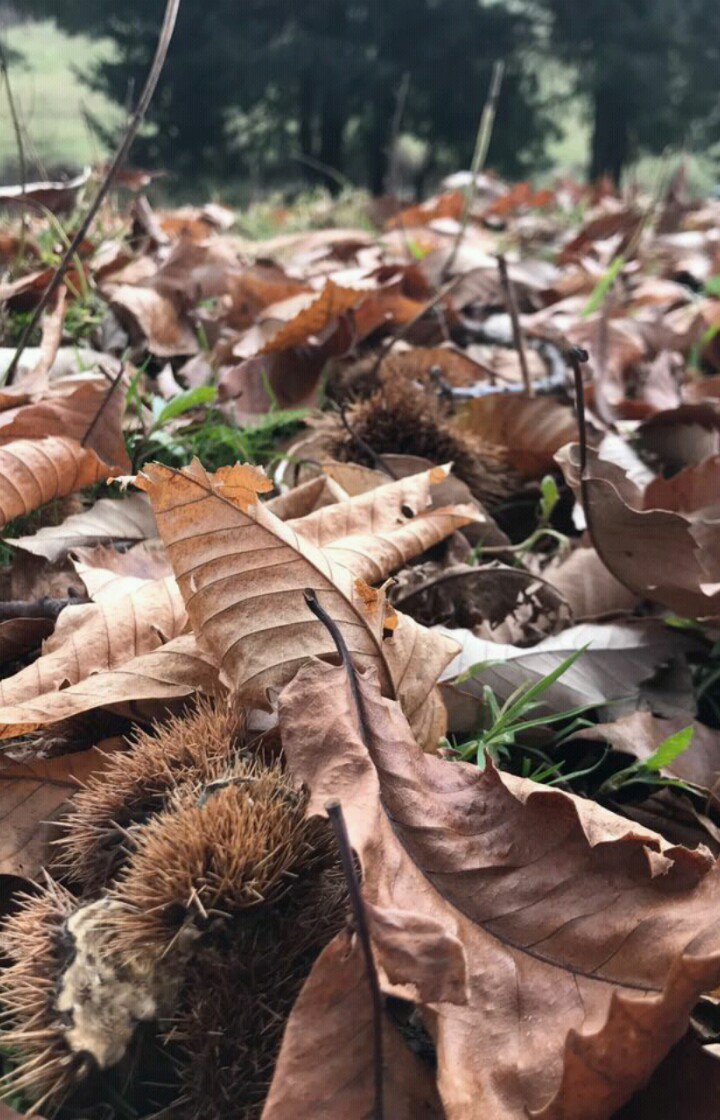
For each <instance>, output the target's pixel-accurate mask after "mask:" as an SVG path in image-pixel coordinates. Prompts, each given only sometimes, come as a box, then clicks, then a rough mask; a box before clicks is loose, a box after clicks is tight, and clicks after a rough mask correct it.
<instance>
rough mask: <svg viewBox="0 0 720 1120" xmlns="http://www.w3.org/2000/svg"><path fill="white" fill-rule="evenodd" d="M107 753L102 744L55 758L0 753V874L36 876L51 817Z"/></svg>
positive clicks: (46, 850)
mask: <svg viewBox="0 0 720 1120" xmlns="http://www.w3.org/2000/svg"><path fill="white" fill-rule="evenodd" d="M107 757H108V747H107V746H105V745H103V747H102V749H93V750H89V751H78V752H77V753H75V754H64V755H61V756H60V757H59V758H31V759H27V760H26V761H20V760H14V759H11V758H8V757H7V755H4V756H2V758H0V874H2V875H17V876H18V877H20V878H22V879H37V877H38V876H39V874H40V872H41V870H42V868H43V867H44V865H45V864H46V862H47V859H48V855H49V843H50V841H51V840H52V837H53V827H52V824H51V823H50V821H51V819H52V818H53V817H54V816H56V815H57V813H58V812H59V810H61V809H63V808H64V807H65V806H66V805H67V804H68V802H69V801H70V800H71V798H72V797H73V795H74V794H76V793H77V791H78V789H79V787H80V784H81V783H82V782H85V781H87V779H88V778H89V777H90V775H91V774H96V773H97V772H98V771H101V770H102V769H103V767H104V766H105V764H106V761H107Z"/></svg>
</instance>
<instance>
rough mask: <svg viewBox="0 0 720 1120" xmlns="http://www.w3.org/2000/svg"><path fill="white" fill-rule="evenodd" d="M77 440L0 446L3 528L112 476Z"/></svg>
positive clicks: (54, 438) (29, 441)
mask: <svg viewBox="0 0 720 1120" xmlns="http://www.w3.org/2000/svg"><path fill="white" fill-rule="evenodd" d="M111 473H112V472H111V471H110V469H109V468H108V467H107V466H106V464H105V463H103V462H102V460H101V459H99V458H98V456H97V455H96V454H95V452H94V451H91V450H90V448H87V447H81V446H80V444H79V443H76V441H75V440H74V439H67V438H64V437H62V436H50V437H47V438H46V439H18V440H13V441H11V442H10V443H6V444H4V445H2V446H0V526H1V525H7V523H8V521H13V520H14V518H16V517H24V516H25V515H26V514H28V513H32V511H33V510H36V509H39V508H40V506H44V505H46V504H47V502H51V501H53V500H54V499H55V498H65V497H67V495H68V494H73V493H74V492H75V491H76V490H82V489H84V487H86V486H94V485H95V483H97V482H103V481H104V480H105V479H106V478H108V477H109V476H110V475H111Z"/></svg>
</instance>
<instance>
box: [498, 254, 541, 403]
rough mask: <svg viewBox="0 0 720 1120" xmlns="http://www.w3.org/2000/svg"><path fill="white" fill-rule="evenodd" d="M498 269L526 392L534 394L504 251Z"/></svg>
mask: <svg viewBox="0 0 720 1120" xmlns="http://www.w3.org/2000/svg"><path fill="white" fill-rule="evenodd" d="M497 262H498V271H499V273H500V282H501V284H502V286H503V292H504V295H505V303H506V305H507V309H508V313H509V315H510V322H511V323H512V333H513V342H514V343H515V349H516V350H517V355H518V358H519V360H520V371H521V373H522V379H523V385H524V386H525V392H526V393H527V395H528V396H529V397H531V396H532V395H533V387H532V382H531V380H530V370H529V369H528V363H527V354H526V353H525V340H524V338H523V333H522V327H521V326H520V316H519V314H518V305H517V299H516V298H515V286H514V284H513V282H512V280H511V279H510V274H509V272H508V266H507V261H506V260H505V254H504V253H498V259H497Z"/></svg>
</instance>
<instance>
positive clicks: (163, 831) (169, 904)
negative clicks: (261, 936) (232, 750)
mask: <svg viewBox="0 0 720 1120" xmlns="http://www.w3.org/2000/svg"><path fill="white" fill-rule="evenodd" d="M306 801H307V798H306V795H305V794H304V793H301V792H299V791H297V790H296V789H295V788H294V787H293V786H292V784H291V783H290V781H289V779H288V778H287V776H286V774H285V773H284V771H283V770H282V768H281V766H280V765H279V764H278V763H275V764H271V765H266V764H264V763H261V762H258V761H256V760H253V759H248V758H238V759H237V761H236V762H235V765H234V767H233V769H232V770H229V769H227V770H226V773H225V775H224V776H223V777H222V778H221V779H218V780H216V781H214V782H211V783H209V784H201V783H196V784H194V785H190V784H186V785H184V786H182V787H179V788H177V789H176V790H175V791H174V792H173V794H172V795H171V796H170V798H169V800H168V803H167V808H166V809H165V810H164V812H162V813H160V814H158V815H157V816H155V817H153V818H152V819H151V820H150V821H148V823H147V824H146V825H145V826H144V827H143V828H142V829H141V830H139V831H138V844H137V847H136V849H135V851H134V852H133V853H132V855H131V857H130V859H129V860H128V863H127V865H126V867H125V868H124V869H123V870H122V872H121V873H120V875H119V876H118V879H117V882H116V884H115V886H114V888H113V890H112V892H111V897H112V898H113V900H114V901H115V902H117V903H119V904H120V908H118V909H117V910H116V911H115V912H114V916H113V918H112V921H113V923H114V924H115V925H116V926H117V937H118V942H117V943H118V945H119V946H121V948H122V951H123V952H125V953H127V954H128V955H132V954H133V953H135V952H137V953H141V954H143V953H146V952H148V951H153V952H159V953H164V952H166V951H167V947H168V946H169V945H171V944H172V943H173V941H174V939H175V938H176V937H177V935H178V932H179V931H180V930H182V929H184V928H186V927H187V926H188V924H190V925H193V926H195V927H196V928H199V929H206V928H208V927H209V926H210V924H211V923H212V922H213V921H215V920H216V919H218V918H220V919H222V918H227V917H228V916H232V915H233V914H237V913H243V914H247V913H248V912H249V911H251V910H252V909H254V908H257V907H267V906H268V905H270V904H275V903H277V902H278V901H279V900H280V899H281V898H282V897H283V896H284V895H286V894H288V893H289V892H291V891H293V890H296V889H297V883H298V876H301V875H311V876H312V875H314V874H316V873H318V872H319V871H321V870H322V869H323V868H325V867H327V866H328V865H330V864H332V863H333V861H334V854H333V846H332V843H331V842H330V840H329V833H328V830H327V827H326V824H325V822H323V821H321V820H320V819H319V818H316V817H313V818H310V819H307V818H306V816H305V806H306Z"/></svg>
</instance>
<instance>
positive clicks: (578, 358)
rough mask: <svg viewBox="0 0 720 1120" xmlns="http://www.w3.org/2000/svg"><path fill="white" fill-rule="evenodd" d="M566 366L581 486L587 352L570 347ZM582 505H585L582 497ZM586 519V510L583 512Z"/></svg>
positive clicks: (583, 472) (585, 447) (584, 440)
mask: <svg viewBox="0 0 720 1120" xmlns="http://www.w3.org/2000/svg"><path fill="white" fill-rule="evenodd" d="M567 360H568V365H569V366H570V368H571V370H572V371H573V380H574V382H575V407H576V408H577V417H578V439H579V443H580V482H581V484H582V482H583V480H584V478H585V471H586V470H587V425H586V423H585V386H584V384H583V375H582V363H583V362H586V361H587V360H588V352H587V350H582V349H581V348H580V347H579V346H573V347H571V348H570V349H569V350H568V352H567ZM583 505H585V500H584V495H583ZM584 512H585V515H586V517H587V510H585V511H584Z"/></svg>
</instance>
